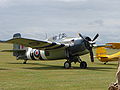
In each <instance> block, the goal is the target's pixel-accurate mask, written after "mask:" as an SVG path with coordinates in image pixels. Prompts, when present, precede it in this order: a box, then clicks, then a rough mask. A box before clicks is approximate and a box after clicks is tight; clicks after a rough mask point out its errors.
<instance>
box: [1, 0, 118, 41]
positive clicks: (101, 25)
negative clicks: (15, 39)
mask: <svg viewBox="0 0 120 90" xmlns="http://www.w3.org/2000/svg"><path fill="white" fill-rule="evenodd" d="M0 32H1V33H0V39H1V40H6V39H10V38H12V35H13V34H15V33H18V32H19V33H21V34H22V36H23V37H26V38H33V39H40V40H43V39H46V34H47V37H48V38H49V37H51V36H53V35H56V34H59V33H66V34H67V35H68V36H72V37H73V36H74V37H78V35H77V34H78V33H81V34H83V35H86V36H89V37H91V38H93V37H94V36H95V35H96V34H97V33H99V35H100V36H99V38H98V40H97V42H98V43H106V42H119V39H120V35H119V34H120V0H0Z"/></svg>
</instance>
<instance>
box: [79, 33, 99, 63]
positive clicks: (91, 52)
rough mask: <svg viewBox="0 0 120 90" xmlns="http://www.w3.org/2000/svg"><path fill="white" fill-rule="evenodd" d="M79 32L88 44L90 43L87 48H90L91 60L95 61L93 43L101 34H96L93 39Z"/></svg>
mask: <svg viewBox="0 0 120 90" xmlns="http://www.w3.org/2000/svg"><path fill="white" fill-rule="evenodd" d="M78 34H79V36H80V37H81V38H82V39H83V40H85V41H86V42H87V44H88V45H87V48H88V50H89V52H90V59H91V62H94V55H93V50H92V48H93V45H94V44H95V40H96V39H97V38H98V36H99V34H96V35H95V37H94V38H93V39H91V38H89V37H87V38H84V37H83V36H82V35H81V34H80V33H78Z"/></svg>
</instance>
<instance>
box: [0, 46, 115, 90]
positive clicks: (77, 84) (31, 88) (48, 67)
mask: <svg viewBox="0 0 120 90" xmlns="http://www.w3.org/2000/svg"><path fill="white" fill-rule="evenodd" d="M11 47H12V45H9V44H0V50H1V49H10V48H11ZM113 52H115V50H109V53H113ZM81 58H82V59H83V60H84V61H86V62H87V63H88V68H87V69H79V64H78V63H77V64H74V63H73V64H72V66H73V69H64V68H63V64H64V62H65V60H59V61H28V63H27V64H26V65H24V64H22V62H23V61H17V60H16V59H15V57H13V56H12V53H2V52H1V53H0V90H107V88H108V86H109V84H110V83H111V82H114V81H115V73H116V71H117V62H109V63H108V64H107V65H104V64H103V63H102V62H99V61H98V60H97V59H95V63H91V62H90V59H89V55H85V56H83V57H81Z"/></svg>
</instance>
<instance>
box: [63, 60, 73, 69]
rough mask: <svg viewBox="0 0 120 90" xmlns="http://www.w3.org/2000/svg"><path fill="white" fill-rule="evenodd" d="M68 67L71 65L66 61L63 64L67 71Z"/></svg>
mask: <svg viewBox="0 0 120 90" xmlns="http://www.w3.org/2000/svg"><path fill="white" fill-rule="evenodd" d="M70 67H71V63H70V62H68V61H66V62H65V63H64V68H66V69H69V68H70Z"/></svg>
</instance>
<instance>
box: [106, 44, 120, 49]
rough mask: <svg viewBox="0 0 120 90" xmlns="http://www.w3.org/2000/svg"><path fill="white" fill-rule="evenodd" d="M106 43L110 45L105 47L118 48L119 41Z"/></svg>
mask: <svg viewBox="0 0 120 90" xmlns="http://www.w3.org/2000/svg"><path fill="white" fill-rule="evenodd" d="M106 45H111V46H107V48H112V49H120V43H106Z"/></svg>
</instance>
